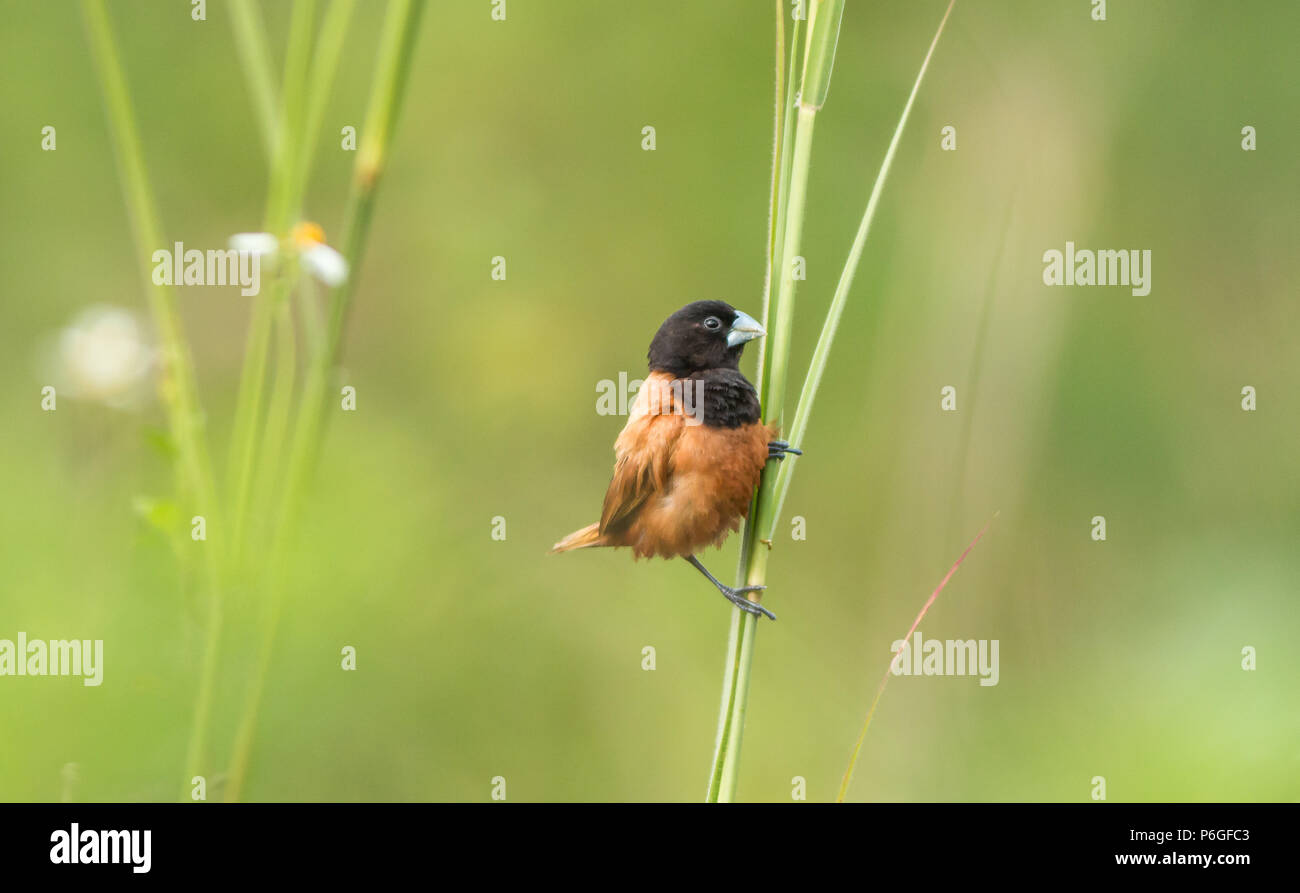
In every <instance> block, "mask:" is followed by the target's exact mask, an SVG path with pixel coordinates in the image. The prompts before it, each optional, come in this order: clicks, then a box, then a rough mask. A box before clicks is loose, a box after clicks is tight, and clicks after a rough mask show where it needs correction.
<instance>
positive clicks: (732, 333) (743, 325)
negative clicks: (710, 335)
mask: <svg viewBox="0 0 1300 893" xmlns="http://www.w3.org/2000/svg"><path fill="white" fill-rule="evenodd" d="M766 334H767V330H766V329H764V328H763V327H762V326H760V325H759V324H758V320H756V319H754V317H752V316H750V315H749V314H748V313H741V312H740V311H739V310H737V311H736V321H735V322H733V323H732V324H731V328H730V329H729V330H728V331H727V347H736V346H737V345H741V344H744V343H745V342H746V341H753V340H754V339H755V338H762V337H763V336H764V335H766Z"/></svg>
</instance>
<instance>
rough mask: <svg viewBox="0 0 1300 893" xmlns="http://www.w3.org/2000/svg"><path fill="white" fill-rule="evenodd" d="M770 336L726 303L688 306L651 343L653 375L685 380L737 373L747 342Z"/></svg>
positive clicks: (675, 315)
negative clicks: (720, 371)
mask: <svg viewBox="0 0 1300 893" xmlns="http://www.w3.org/2000/svg"><path fill="white" fill-rule="evenodd" d="M765 334H767V333H766V332H764V331H763V327H762V326H761V325H759V324H758V322H757V321H756V320H755V319H754V318H753V317H751V316H749V315H748V314H746V313H741V312H740V311H739V310H737V309H736V308H734V307H732V306H731V305H730V304H727V303H724V302H723V301H696V302H695V303H694V304H687V305H686V306H685V307H683V308H682V309H681V310H678V311H677V312H676V313H674V314H673V315H672V316H670V317H668V318H667V319H666V320H664V324H663V325H661V326H660V327H659V331H658V332H656V333H655V337H654V340H653V341H651V342H650V353H649V354H648V355H647V356H648V357H649V360H650V371H651V372H667V373H669V374H671V375H672V376H674V377H675V378H686V377H688V376H690V375H691V374H692V373H695V372H703V371H704V370H706V369H737V368H739V367H740V354H741V352H742V351H743V350H744V349H745V342H746V341H752V340H753V339H755V338H761V337H762V336H763V335H765Z"/></svg>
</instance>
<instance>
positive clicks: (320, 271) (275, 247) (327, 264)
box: [230, 222, 348, 288]
mask: <svg viewBox="0 0 1300 893" xmlns="http://www.w3.org/2000/svg"><path fill="white" fill-rule="evenodd" d="M287 242H288V247H289V249H290V250H292V251H294V252H297V254H298V260H299V261H300V262H301V263H302V267H303V269H304V270H306V271H307V272H308V273H310V274H311V275H313V276H315V277H316V278H317V279H319V280H320V281H321V282H323V283H325V284H326V285H328V286H329V287H330V288H334V287H335V286H338V285H342V284H343V283H344V282H346V281H347V278H348V262H347V259H346V258H345V257H343V255H342V254H339V252H337V251H335V250H334V249H333V248H331V247H330V246H328V245H326V244H325V233H324V231H323V230H322V229H321V228H320V227H319V226H317V225H316V224H315V223H310V222H302V223H299V224H297V225H295V226H294V228H293V230H292V231H291V232H290V233H289V238H288V240H287ZM230 247H231V248H233V249H234V250H235V251H240V252H248V253H250V254H259V255H261V256H263V257H265V258H268V259H272V260H274V259H275V258H276V257H277V256H278V255H279V252H280V240H279V239H277V238H276V237H275V236H273V235H271V234H270V233H235V235H233V236H231V237H230Z"/></svg>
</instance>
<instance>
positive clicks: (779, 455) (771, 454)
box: [767, 440, 803, 462]
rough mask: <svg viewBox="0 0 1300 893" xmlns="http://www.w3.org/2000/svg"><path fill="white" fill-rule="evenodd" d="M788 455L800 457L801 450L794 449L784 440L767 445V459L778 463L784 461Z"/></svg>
mask: <svg viewBox="0 0 1300 893" xmlns="http://www.w3.org/2000/svg"><path fill="white" fill-rule="evenodd" d="M788 454H793V455H795V456H802V455H803V450H799V449H795V448H794V447H792V446H790V444H789V443H787V442H786V441H784V440H774V441H772V442H771V443H769V444H768V445H767V458H769V459H775V460H776V461H778V462H780V461H782V460H783V459H785V457H786V455H788Z"/></svg>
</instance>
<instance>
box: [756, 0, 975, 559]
mask: <svg viewBox="0 0 1300 893" xmlns="http://www.w3.org/2000/svg"><path fill="white" fill-rule="evenodd" d="M955 3H956V0H949V3H948V9H947V10H946V11H945V12H944V14H943V18H942V19H941V20H940V21H939V27H938V30H936V31H935V33H934V39H933V40H932V41H931V42H930V49H929V51H927V52H926V54H925V59H924V61H922V63H921V70H920V72H919V73H918V74H917V76H916V82H915V83H914V84H913V85H912V93H911V95H909V96H908V97H907V104H906V105H905V106H903V114H902V116H901V117H900V118H899V120H898V126H897V127H896V128H894V136H893V138H892V139H891V140H890V141H889V148H888V150H886V152H885V159H884V161H883V162H881V164H880V172H879V173H878V174H877V175H876V182H875V184H874V185H873V186H872V187H871V197H870V198H869V199H868V200H867V209H866V211H865V212H864V213H863V215H862V222H861V223H860V224H859V225H858V232H857V236H856V237H855V238H854V239H853V247H852V248H851V249H850V251H849V257H848V260H847V261H846V262H845V264H844V269H843V271H842V272H841V273H840V279H839V283H838V284H837V285H836V286H835V296H834V297H833V298H832V299H831V306H830V309H829V311H828V312H827V314H826V321H825V323H824V324H823V325H822V331H821V335H820V336H818V338H817V347H816V348H815V349H814V350H813V357H812V362H811V363H810V364H809V367H808V375H807V377H806V378H805V379H804V384H803V388H802V390H801V391H800V392H799V403H798V405H797V406H796V407H795V412H794V420H793V421H792V422H791V424H790V427H789V429H788V430H787V431H786V433H785V439H786V440H789V441H790V442H791V443H793V444H795V445H796V446H797V445H799V444H802V443H803V440H804V435H805V434H806V433H807V431H808V419H809V416H810V415H811V414H812V407H813V402H814V401H815V400H816V398H817V391H818V389H819V388H820V387H821V382H822V375H823V374H824V373H825V372H826V362H827V360H828V359H829V357H830V351H831V345H832V343H833V342H834V341H835V333H836V331H837V330H838V329H839V325H840V317H841V316H843V315H844V307H845V304H846V303H847V301H848V296H849V290H850V289H851V288H852V286H853V277H854V275H855V274H856V273H857V270H858V262H859V261H860V260H861V259H862V249H863V248H864V246H865V245H866V243H867V236H868V234H869V233H870V232H871V221H872V220H873V219H874V218H875V216H876V208H877V207H878V206H879V204H880V195H881V193H882V192H883V191H884V188H885V182H886V180H888V178H889V168H890V166H891V165H892V164H893V161H894V155H895V153H897V151H898V144H899V142H900V141H901V140H902V137H903V130H904V128H906V126H907V119H908V116H909V115H910V114H911V113H912V105H913V104H914V103H915V102H916V95H917V93H919V92H920V90H921V82H922V80H924V78H925V72H926V69H927V68H929V66H930V59H931V58H932V57H933V56H934V50H935V47H937V46H938V45H939V37H940V36H941V35H942V34H943V29H944V25H946V24H947V22H948V16H949V15H951V14H952V8H953V5H954V4H955ZM796 464H797V463H796V462H782V463H781V467H780V469H779V470H778V472H777V475H776V484H775V499H774V502H773V503H771V504H772V506H773V510H772V511H771V513H770V514H768V515H766V516H765V517H764V518H763V522H762V524H760V526H759V529H760V531H762V536H763V538H765V539H769V540H770V539H771V538H772V533H773V531H774V530H775V528H776V522H777V519H778V518H779V517H780V515H781V507H782V505H783V504H784V502H785V496H786V492H787V491H788V490H789V488H790V479H791V477H792V476H793V474H794V467H795V465H796Z"/></svg>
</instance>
